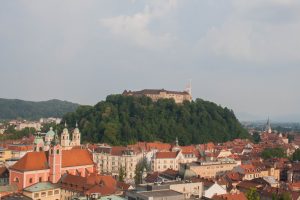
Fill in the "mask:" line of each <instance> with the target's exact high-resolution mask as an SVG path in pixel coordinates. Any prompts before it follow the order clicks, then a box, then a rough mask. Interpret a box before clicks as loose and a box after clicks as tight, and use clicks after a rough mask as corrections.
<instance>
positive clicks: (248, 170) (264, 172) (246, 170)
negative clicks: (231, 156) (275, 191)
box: [234, 164, 280, 181]
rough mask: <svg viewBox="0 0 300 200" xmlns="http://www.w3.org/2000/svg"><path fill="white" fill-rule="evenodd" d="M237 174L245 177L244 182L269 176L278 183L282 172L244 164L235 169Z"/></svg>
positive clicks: (272, 168)
mask: <svg viewBox="0 0 300 200" xmlns="http://www.w3.org/2000/svg"><path fill="white" fill-rule="evenodd" d="M234 171H235V172H239V173H240V174H243V175H244V178H243V179H244V180H252V179H254V178H261V177H267V176H273V177H274V178H275V179H276V180H277V181H278V180H279V178H280V170H279V169H276V168H274V167H271V168H265V167H256V166H254V165H252V164H244V165H240V166H237V167H236V168H235V169H234Z"/></svg>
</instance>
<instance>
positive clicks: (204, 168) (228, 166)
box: [179, 158, 240, 178]
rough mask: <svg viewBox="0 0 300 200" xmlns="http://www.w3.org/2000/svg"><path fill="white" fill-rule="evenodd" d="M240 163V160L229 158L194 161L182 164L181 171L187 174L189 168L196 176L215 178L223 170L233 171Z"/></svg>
mask: <svg viewBox="0 0 300 200" xmlns="http://www.w3.org/2000/svg"><path fill="white" fill-rule="evenodd" d="M239 164H240V162H237V161H235V160H232V159H228V158H226V159H220V160H218V161H212V162H193V163H190V164H185V165H180V172H179V173H180V174H182V175H185V174H186V170H187V171H189V172H192V174H193V175H196V176H200V177H203V178H215V177H216V176H217V175H219V174H221V173H223V172H226V171H231V170H232V169H233V168H234V167H236V166H238V165H239Z"/></svg>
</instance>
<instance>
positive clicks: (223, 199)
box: [212, 192, 247, 200]
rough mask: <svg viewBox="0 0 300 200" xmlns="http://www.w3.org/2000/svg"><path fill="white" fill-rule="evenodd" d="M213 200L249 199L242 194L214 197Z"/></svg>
mask: <svg viewBox="0 0 300 200" xmlns="http://www.w3.org/2000/svg"><path fill="white" fill-rule="evenodd" d="M212 199H213V200H247V197H246V195H245V194H244V193H243V192H240V193H235V194H221V195H214V196H213V197H212Z"/></svg>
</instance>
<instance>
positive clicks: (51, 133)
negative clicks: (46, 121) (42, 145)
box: [46, 127, 55, 138]
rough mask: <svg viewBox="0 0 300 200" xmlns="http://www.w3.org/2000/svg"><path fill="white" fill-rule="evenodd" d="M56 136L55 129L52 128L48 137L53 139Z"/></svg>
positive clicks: (47, 134)
mask: <svg viewBox="0 0 300 200" xmlns="http://www.w3.org/2000/svg"><path fill="white" fill-rule="evenodd" d="M54 135H55V132H54V131H53V128H52V127H50V130H49V131H48V132H47V133H46V137H51V138H53V137H54Z"/></svg>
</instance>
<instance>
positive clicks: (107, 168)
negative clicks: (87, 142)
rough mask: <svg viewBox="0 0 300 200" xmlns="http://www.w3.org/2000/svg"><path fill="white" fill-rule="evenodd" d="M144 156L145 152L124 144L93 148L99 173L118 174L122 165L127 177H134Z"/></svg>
mask: <svg viewBox="0 0 300 200" xmlns="http://www.w3.org/2000/svg"><path fill="white" fill-rule="evenodd" d="M143 157H144V156H143V152H140V151H136V150H134V149H131V148H128V147H123V146H113V147H111V146H108V145H99V146H97V147H95V148H93V160H94V162H95V163H96V166H97V171H98V172H99V173H103V174H111V175H113V176H118V175H119V171H120V168H121V167H122V168H123V170H124V172H125V175H126V179H133V178H134V176H135V168H136V165H137V164H138V163H139V162H140V161H141V160H142V159H143Z"/></svg>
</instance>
